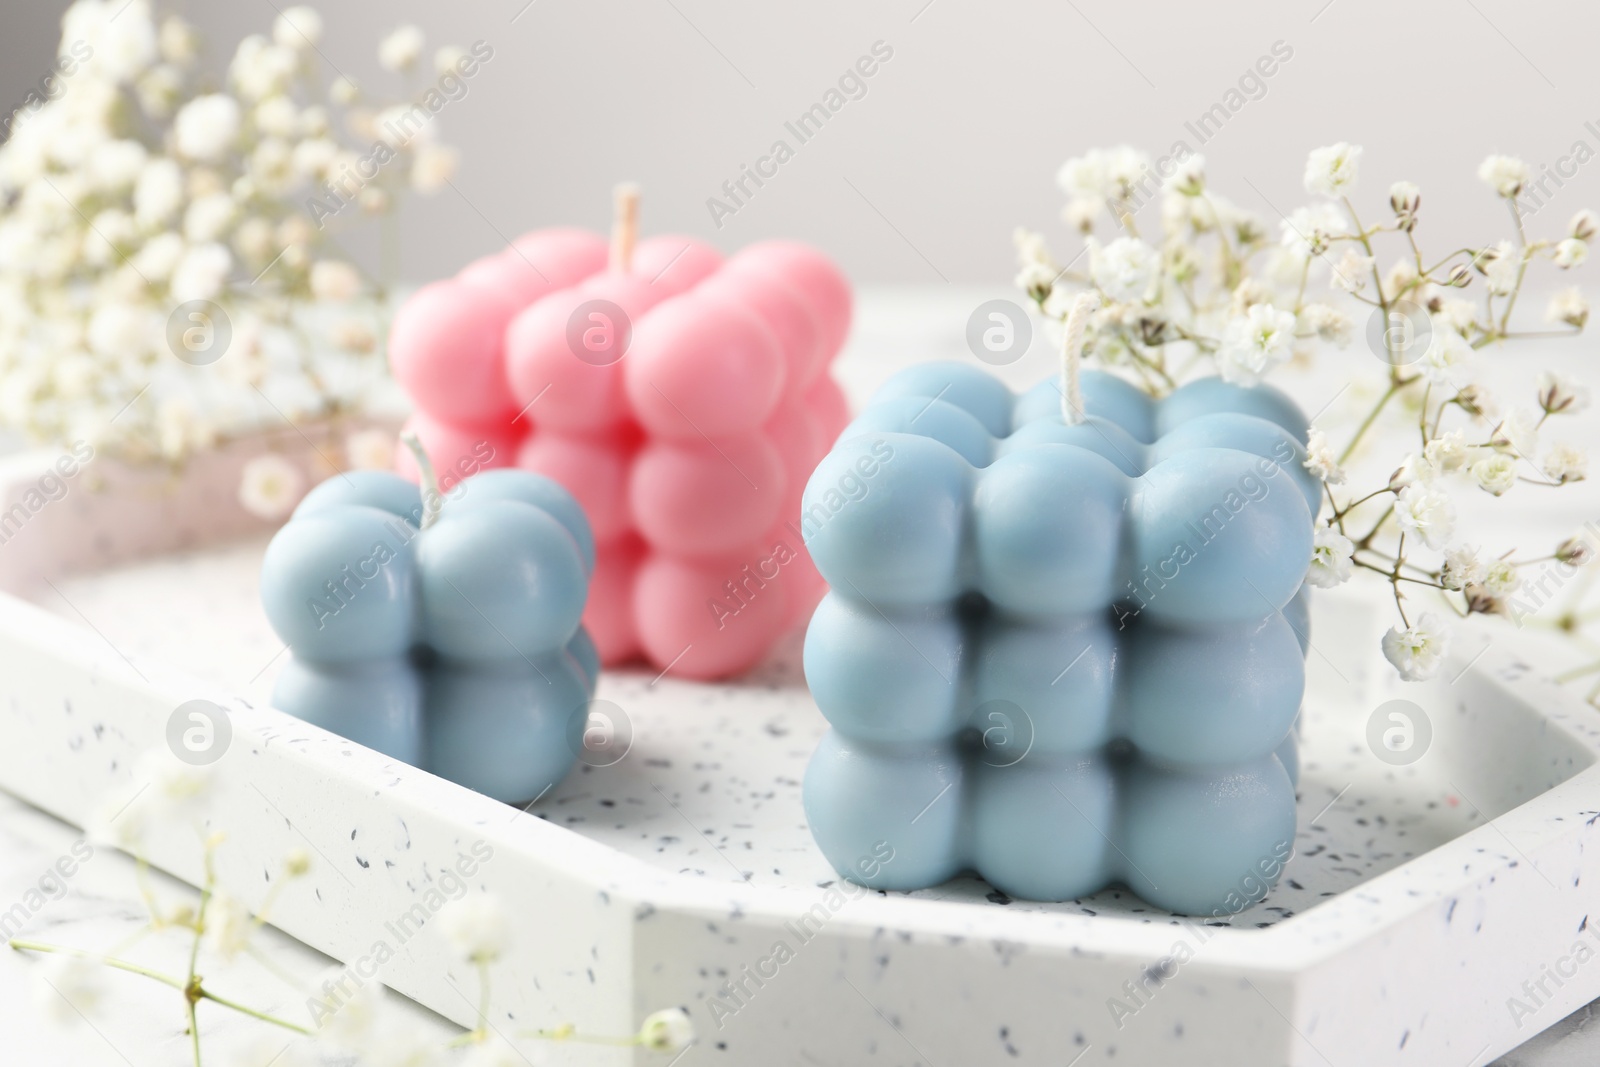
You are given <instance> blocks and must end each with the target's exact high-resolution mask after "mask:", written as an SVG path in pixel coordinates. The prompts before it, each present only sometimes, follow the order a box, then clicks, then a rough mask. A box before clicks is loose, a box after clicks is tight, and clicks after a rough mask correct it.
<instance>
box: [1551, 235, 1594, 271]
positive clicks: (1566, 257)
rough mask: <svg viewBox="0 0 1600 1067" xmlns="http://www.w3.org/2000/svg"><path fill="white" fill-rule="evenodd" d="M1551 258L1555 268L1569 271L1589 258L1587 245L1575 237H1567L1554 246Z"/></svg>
mask: <svg viewBox="0 0 1600 1067" xmlns="http://www.w3.org/2000/svg"><path fill="white" fill-rule="evenodd" d="M1551 258H1552V259H1554V260H1555V264H1556V266H1558V267H1560V268H1561V269H1562V270H1569V269H1571V268H1573V267H1576V266H1578V265H1579V264H1581V263H1582V262H1583V261H1584V260H1586V259H1588V258H1589V245H1588V243H1587V242H1585V241H1580V240H1578V238H1576V237H1568V238H1567V239H1566V240H1564V241H1562V242H1561V243H1560V244H1558V245H1556V250H1555V254H1554V256H1552V257H1551Z"/></svg>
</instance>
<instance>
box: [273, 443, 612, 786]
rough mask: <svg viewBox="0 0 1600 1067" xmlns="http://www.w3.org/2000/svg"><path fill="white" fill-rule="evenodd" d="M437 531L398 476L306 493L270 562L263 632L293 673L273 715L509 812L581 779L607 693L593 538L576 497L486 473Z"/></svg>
mask: <svg viewBox="0 0 1600 1067" xmlns="http://www.w3.org/2000/svg"><path fill="white" fill-rule="evenodd" d="M437 502H438V503H439V505H440V511H439V513H438V516H437V521H436V522H434V523H433V524H432V525H431V526H429V528H428V529H426V530H419V529H418V526H417V525H414V524H413V523H412V522H408V521H406V520H407V519H415V520H416V522H417V523H420V521H421V513H422V508H421V497H420V496H419V494H418V491H417V488H416V487H415V486H413V485H411V484H410V483H408V482H405V481H404V480H403V479H401V478H399V477H398V476H396V475H392V474H387V473H384V472H375V471H357V472H351V473H350V474H348V475H337V476H335V477H333V478H330V479H329V480H327V481H326V482H323V483H322V484H321V485H319V486H317V487H316V488H315V489H313V490H312V491H311V493H309V494H307V496H306V499H305V500H304V501H303V502H302V503H301V505H300V507H299V508H298V509H297V510H296V512H295V515H294V516H293V517H292V518H291V520H290V521H289V522H288V523H287V524H285V525H284V527H283V528H282V529H281V530H280V531H279V532H278V534H277V535H276V536H275V537H274V538H273V540H272V543H271V544H270V545H269V546H268V548H267V552H266V556H265V558H264V560H263V562H262V571H261V596H262V604H263V606H264V608H265V610H266V613H267V618H268V620H269V621H270V622H271V623H272V626H273V628H274V630H276V631H277V633H278V635H279V636H280V637H281V638H282V639H283V640H284V641H285V643H287V644H288V646H289V649H290V652H291V658H290V662H289V663H288V664H287V665H286V666H285V667H284V668H283V671H282V673H281V674H280V676H279V678H278V681H277V684H276V686H275V688H274V692H273V703H274V705H275V706H276V707H278V708H280V709H281V710H283V711H286V712H288V713H289V714H291V715H296V716H298V717H300V718H302V719H305V720H306V721H308V722H312V723H315V724H317V725H319V726H322V727H324V728H326V729H328V730H331V731H333V732H335V733H338V734H341V735H343V736H344V737H346V738H349V739H351V740H353V741H356V742H358V743H360V744H363V745H366V746H368V747H370V748H374V749H376V750H378V751H380V752H383V753H385V754H387V755H389V756H392V757H394V758H396V759H400V760H404V761H405V762H407V763H411V764H414V765H416V766H420V767H422V768H424V769H426V770H429V771H432V772H434V773H436V774H439V775H441V776H443V777H446V778H449V779H451V780H452V781H456V782H459V783H462V784H464V785H468V786H470V787H472V788H475V789H478V790H479V791H480V792H484V793H486V794H487V795H489V796H492V797H494V798H496V799H499V800H505V801H514V802H519V803H520V802H526V801H528V800H531V799H533V797H535V796H536V795H538V794H540V793H541V792H542V791H543V790H544V789H545V788H547V787H548V786H549V785H551V784H553V782H554V781H555V780H557V779H558V778H559V777H560V776H561V775H562V774H565V773H566V771H567V770H568V769H569V768H570V767H571V765H572V763H573V761H574V760H575V758H576V754H575V753H574V751H573V749H572V748H571V746H570V745H569V744H568V742H567V727H568V724H569V721H570V719H571V716H572V714H573V713H574V709H581V708H582V707H583V706H584V705H585V704H586V702H587V700H588V698H589V697H590V696H591V695H592V694H593V691H594V685H595V681H596V678H597V676H598V674H599V657H598V655H597V654H596V650H595V647H594V643H593V642H592V641H591V640H590V639H589V636H588V634H587V633H586V632H584V631H583V629H582V627H581V626H580V625H579V619H580V617H581V616H582V614H583V607H584V601H585V598H586V596H587V594H588V574H589V571H590V569H591V568H592V561H593V545H594V540H593V537H592V535H591V533H590V530H589V526H588V522H587V520H586V519H585V518H584V516H583V514H582V512H581V511H580V510H579V509H578V507H577V504H576V502H575V501H574V500H573V498H572V496H571V494H569V493H567V492H566V491H565V490H564V489H562V488H561V487H560V486H558V485H556V484H555V483H554V482H552V481H550V480H549V479H545V478H542V477H540V476H538V475H532V474H527V473H524V472H520V471H495V472H485V473H484V474H480V475H478V476H476V477H473V478H468V479H466V480H464V481H462V482H461V483H459V484H458V485H457V486H456V487H455V488H454V489H453V490H452V492H451V493H450V494H448V495H447V496H445V497H442V498H438V501H437Z"/></svg>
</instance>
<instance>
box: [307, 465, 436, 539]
mask: <svg viewBox="0 0 1600 1067" xmlns="http://www.w3.org/2000/svg"><path fill="white" fill-rule="evenodd" d="M352 504H362V505H365V506H367V507H371V508H378V509H379V510H381V511H387V512H388V513H389V514H391V515H395V516H398V517H399V518H402V519H406V520H407V521H409V522H410V523H411V524H412V525H413V526H415V525H417V524H418V523H420V522H421V521H422V496H421V494H420V493H419V492H418V490H417V487H416V485H415V484H414V483H412V482H408V481H406V480H405V479H404V478H402V477H400V476H399V475H398V474H394V473H392V472H390V471H347V472H345V473H343V474H336V475H334V476H333V477H332V478H329V479H328V480H327V481H324V482H321V483H319V484H318V485H315V486H313V487H312V489H311V491H310V492H309V493H307V494H306V495H305V497H304V498H303V499H301V501H300V505H299V506H298V507H296V508H295V509H294V517H295V518H296V519H302V518H305V517H306V516H307V515H315V514H318V513H319V512H324V511H328V510H331V509H336V508H344V507H349V506H350V505H352Z"/></svg>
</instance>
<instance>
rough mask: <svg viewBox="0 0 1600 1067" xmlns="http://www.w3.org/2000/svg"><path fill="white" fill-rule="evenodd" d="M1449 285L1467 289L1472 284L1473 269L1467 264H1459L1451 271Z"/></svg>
mask: <svg viewBox="0 0 1600 1067" xmlns="http://www.w3.org/2000/svg"><path fill="white" fill-rule="evenodd" d="M1449 284H1450V285H1451V286H1453V287H1454V288H1456V289H1465V288H1466V287H1467V286H1468V285H1471V284H1472V268H1471V267H1469V266H1467V265H1466V264H1465V263H1457V264H1456V265H1455V266H1454V267H1453V268H1451V270H1450V280H1449Z"/></svg>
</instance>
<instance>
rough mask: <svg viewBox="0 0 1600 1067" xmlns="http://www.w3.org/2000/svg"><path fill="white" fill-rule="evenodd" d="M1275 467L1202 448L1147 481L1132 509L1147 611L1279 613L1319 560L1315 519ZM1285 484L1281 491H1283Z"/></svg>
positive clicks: (1193, 616) (1191, 618)
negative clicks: (1269, 471)
mask: <svg viewBox="0 0 1600 1067" xmlns="http://www.w3.org/2000/svg"><path fill="white" fill-rule="evenodd" d="M1264 466H1268V463H1267V461H1265V460H1263V459H1261V458H1259V457H1255V456H1251V455H1248V454H1247V453H1244V452H1236V451H1233V450H1231V449H1220V448H1194V449H1190V450H1189V451H1187V452H1180V453H1178V454H1176V455H1173V456H1172V457H1170V458H1168V459H1166V460H1163V461H1162V462H1161V463H1159V464H1157V465H1156V466H1154V467H1152V468H1151V469H1150V472H1149V473H1148V474H1146V475H1145V476H1144V478H1142V479H1140V482H1141V489H1140V491H1139V492H1138V493H1137V494H1136V496H1135V497H1134V500H1133V504H1132V507H1133V509H1134V511H1135V513H1136V514H1137V515H1138V516H1139V521H1138V522H1136V523H1135V524H1133V527H1132V541H1133V545H1132V565H1131V570H1132V572H1133V582H1134V583H1135V585H1136V586H1137V588H1138V592H1137V593H1136V594H1135V597H1136V599H1138V600H1139V601H1140V602H1141V610H1142V612H1145V613H1148V614H1150V615H1152V616H1154V617H1157V618H1161V619H1166V620H1169V621H1172V622H1181V623H1196V624H1199V623H1206V622H1240V621H1244V620H1249V619H1255V618H1260V617H1261V616H1262V615H1263V614H1264V613H1268V612H1276V611H1278V610H1279V609H1280V608H1282V607H1283V606H1284V605H1285V604H1287V603H1288V602H1289V600H1290V599H1291V598H1292V597H1293V596H1294V595H1295V593H1297V592H1298V591H1299V589H1300V587H1301V585H1302V584H1303V583H1304V581H1305V576H1306V571H1307V570H1308V569H1309V567H1310V562H1311V513H1310V512H1309V511H1308V510H1307V509H1306V504H1305V499H1304V497H1302V496H1301V494H1300V490H1299V488H1298V487H1297V486H1296V485H1295V484H1294V483H1293V482H1291V481H1290V480H1289V479H1287V478H1285V477H1283V475H1282V474H1281V472H1280V473H1279V474H1278V476H1277V477H1276V478H1273V477H1271V476H1269V475H1264V474H1263V473H1262V468H1263V467H1264ZM1274 483H1276V484H1274Z"/></svg>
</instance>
